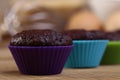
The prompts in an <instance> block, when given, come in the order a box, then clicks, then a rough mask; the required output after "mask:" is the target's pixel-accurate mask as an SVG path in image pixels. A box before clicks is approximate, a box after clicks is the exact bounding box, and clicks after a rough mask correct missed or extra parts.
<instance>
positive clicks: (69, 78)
mask: <svg viewBox="0 0 120 80" xmlns="http://www.w3.org/2000/svg"><path fill="white" fill-rule="evenodd" d="M0 80H120V65H112V66H100V67H98V68H92V69H64V70H63V72H62V73H61V74H59V75H51V76H28V75H22V74H20V73H19V72H18V69H17V67H16V64H15V62H14V60H13V58H12V56H11V54H10V52H9V50H8V49H7V48H2V47H0Z"/></svg>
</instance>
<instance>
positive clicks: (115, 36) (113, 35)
mask: <svg viewBox="0 0 120 80" xmlns="http://www.w3.org/2000/svg"><path fill="white" fill-rule="evenodd" d="M107 39H108V40H110V41H120V31H115V32H107Z"/></svg>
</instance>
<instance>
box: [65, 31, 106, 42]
mask: <svg viewBox="0 0 120 80" xmlns="http://www.w3.org/2000/svg"><path fill="white" fill-rule="evenodd" d="M63 33H64V34H67V35H69V36H71V38H72V39H73V40H102V39H106V33H105V32H103V31H86V30H68V31H64V32H63Z"/></svg>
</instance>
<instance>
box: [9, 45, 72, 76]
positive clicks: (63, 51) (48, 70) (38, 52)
mask: <svg viewBox="0 0 120 80" xmlns="http://www.w3.org/2000/svg"><path fill="white" fill-rule="evenodd" d="M9 49H10V51H11V53H12V55H13V57H14V59H15V62H16V64H17V66H18V68H19V71H20V72H21V73H22V74H27V75H53V74H59V73H61V71H62V69H63V67H64V64H65V62H66V60H67V58H68V56H69V54H70V51H71V49H72V46H46V47H45V46H44V47H43V46H39V47H28V46H25V47H24V46H9Z"/></svg>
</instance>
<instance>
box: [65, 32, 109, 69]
mask: <svg viewBox="0 0 120 80" xmlns="http://www.w3.org/2000/svg"><path fill="white" fill-rule="evenodd" d="M64 34H67V35H69V36H71V38H72V39H73V45H74V48H73V50H72V52H71V54H70V56H69V58H68V61H67V63H66V65H65V66H66V67H68V68H88V67H98V66H99V64H100V61H101V59H102V56H103V54H104V51H105V48H106V46H107V43H108V40H105V37H106V33H104V32H102V31H85V30H70V31H66V32H64Z"/></svg>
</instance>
